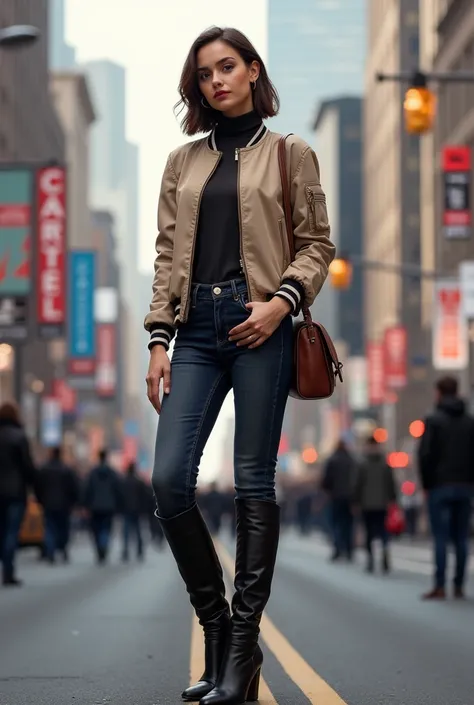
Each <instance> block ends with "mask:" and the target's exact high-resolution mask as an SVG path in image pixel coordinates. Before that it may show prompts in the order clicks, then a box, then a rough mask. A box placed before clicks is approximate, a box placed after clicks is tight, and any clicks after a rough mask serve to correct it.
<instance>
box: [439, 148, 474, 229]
mask: <svg viewBox="0 0 474 705" xmlns="http://www.w3.org/2000/svg"><path fill="white" fill-rule="evenodd" d="M442 167H443V177H444V178H443V181H444V208H443V227H444V235H445V237H446V238H448V239H449V240H456V239H458V240H459V239H461V240H463V239H466V238H468V237H470V235H471V225H472V212H471V199H470V191H471V149H470V147H467V146H466V145H455V146H446V147H444V148H443V163H442Z"/></svg>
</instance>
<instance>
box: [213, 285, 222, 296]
mask: <svg viewBox="0 0 474 705" xmlns="http://www.w3.org/2000/svg"><path fill="white" fill-rule="evenodd" d="M212 291H213V292H214V294H215V295H216V296H219V294H222V289H221V288H220V286H215V287H214V289H213V290H212Z"/></svg>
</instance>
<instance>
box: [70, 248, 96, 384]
mask: <svg viewBox="0 0 474 705" xmlns="http://www.w3.org/2000/svg"><path fill="white" fill-rule="evenodd" d="M68 274H69V276H68V279H69V292H68V299H69V335H68V358H69V372H70V374H72V375H79V376H81V375H82V376H86V377H90V376H93V375H94V373H95V352H96V351H95V320H94V290H95V252H94V251H91V250H72V251H71V252H70V253H69V273H68Z"/></svg>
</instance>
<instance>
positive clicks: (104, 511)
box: [84, 450, 123, 563]
mask: <svg viewBox="0 0 474 705" xmlns="http://www.w3.org/2000/svg"><path fill="white" fill-rule="evenodd" d="M122 498H123V495H122V491H121V485H120V479H119V476H118V475H117V473H116V472H115V470H114V469H113V468H112V467H111V466H110V465H109V464H108V462H107V451H106V450H101V451H100V453H99V464H98V465H97V466H96V467H94V468H92V470H91V471H90V473H89V476H88V478H87V479H86V483H85V488H84V506H85V508H86V509H87V510H88V512H89V519H90V528H91V531H92V536H93V539H94V544H95V549H96V554H97V561H98V563H104V562H105V561H106V560H107V556H108V552H109V545H110V538H111V534H112V526H113V520H114V517H115V516H116V515H117V514H118V513H119V512H120V510H121V507H122Z"/></svg>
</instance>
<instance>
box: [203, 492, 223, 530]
mask: <svg viewBox="0 0 474 705" xmlns="http://www.w3.org/2000/svg"><path fill="white" fill-rule="evenodd" d="M224 503H225V501H224V497H223V494H222V492H220V490H219V489H218V487H217V483H216V482H211V484H210V485H209V489H208V490H207V492H204V493H203V496H202V500H201V507H202V509H203V514H204V516H205V517H206V520H207V523H208V525H209V529H210V531H211V534H212V535H213V536H217V535H218V534H219V531H220V530H221V525H222V517H223V514H224V509H225V506H224Z"/></svg>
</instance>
